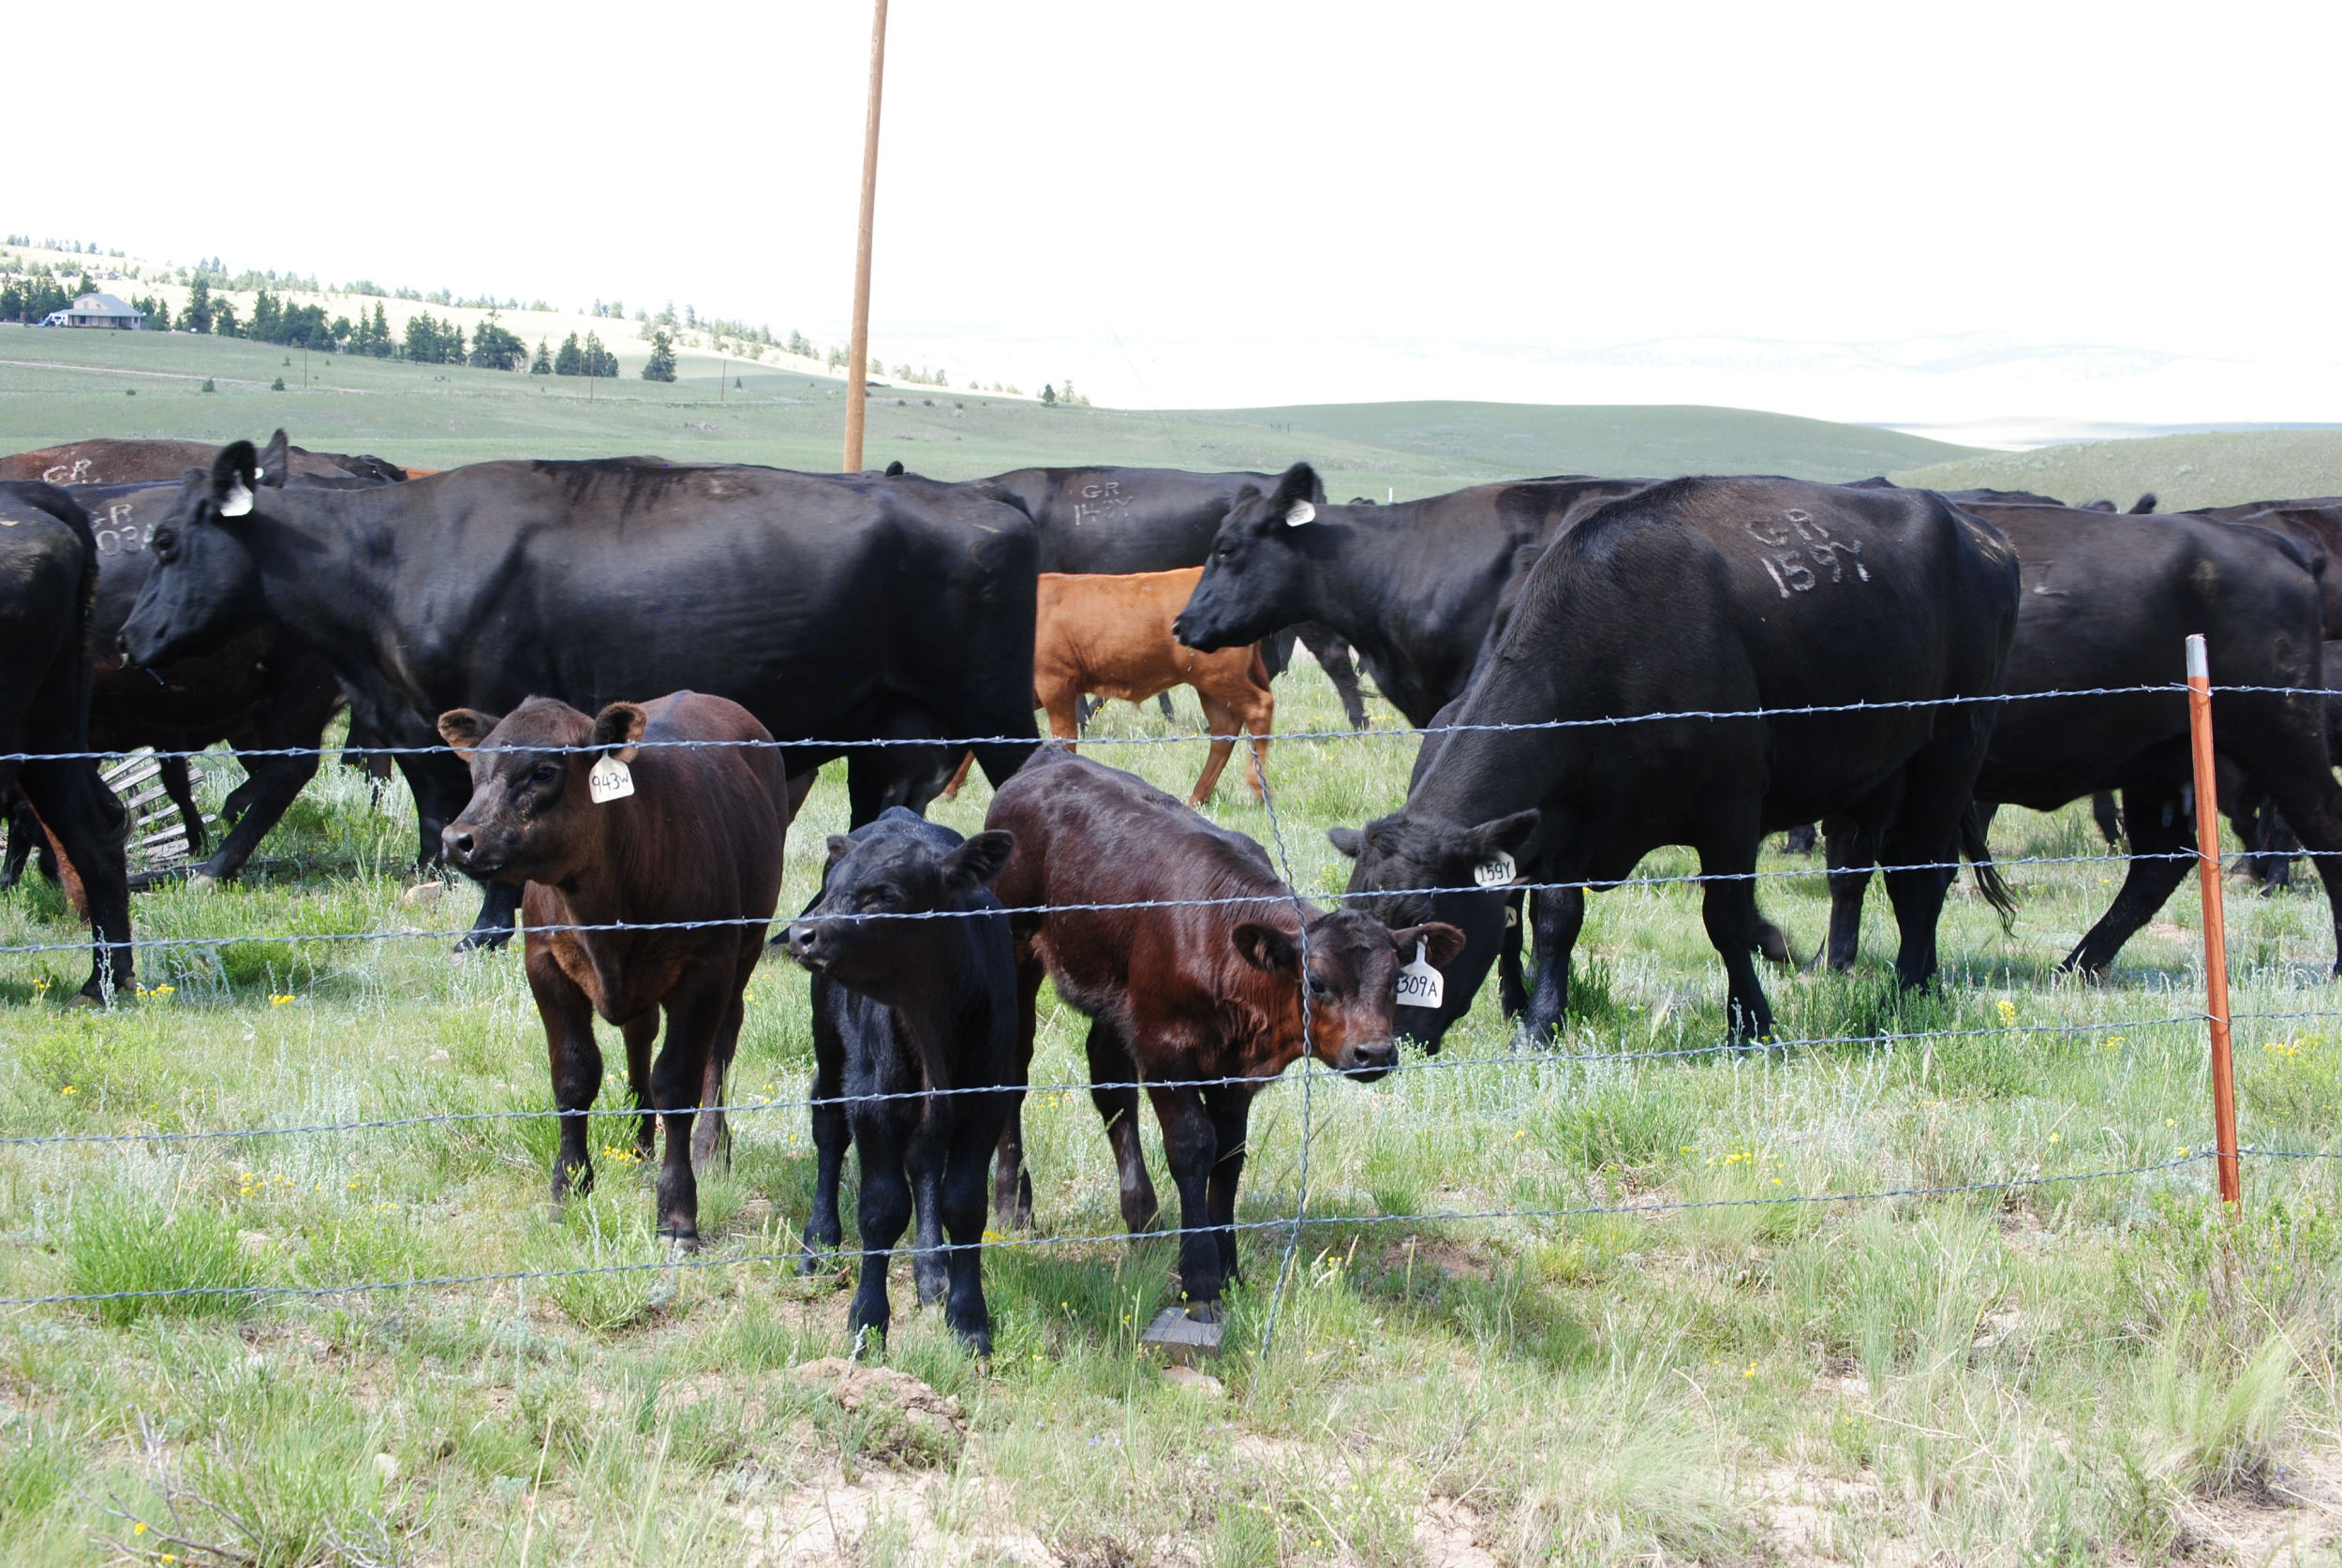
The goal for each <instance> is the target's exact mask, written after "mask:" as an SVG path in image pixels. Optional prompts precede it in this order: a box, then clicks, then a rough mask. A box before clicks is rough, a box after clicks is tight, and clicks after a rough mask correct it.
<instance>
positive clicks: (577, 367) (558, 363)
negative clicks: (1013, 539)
mask: <svg viewBox="0 0 2342 1568" xmlns="http://www.w3.org/2000/svg"><path fill="white" fill-rule="evenodd" d="M553 373H554V374H555V375H556V376H583V375H585V374H586V354H585V351H584V350H583V349H581V348H578V346H577V334H576V333H571V334H570V335H569V336H568V338H566V339H565V340H564V341H563V342H562V344H561V352H560V353H558V354H556V355H555V356H554V360H553Z"/></svg>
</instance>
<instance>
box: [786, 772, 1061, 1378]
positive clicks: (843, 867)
mask: <svg viewBox="0 0 2342 1568" xmlns="http://www.w3.org/2000/svg"><path fill="white" fill-rule="evenodd" d="M1014 842H1015V841H1014V840H1013V839H1011V838H1010V836H1008V835H1007V834H1005V833H980V834H978V835H976V836H975V837H973V838H969V839H963V838H961V837H960V836H959V835H958V834H956V833H954V832H953V831H952V830H951V829H949V828H947V827H942V826H939V825H938V824H936V823H933V822H929V821H923V820H921V819H920V818H919V817H917V816H915V815H913V814H912V813H911V812H909V811H906V810H904V809H903V808H902V807H900V806H897V807H894V808H893V809H891V810H889V811H887V812H886V813H885V814H884V815H883V816H882V817H880V818H879V820H878V821H875V822H871V823H869V824H868V825H867V826H865V827H863V828H860V829H858V830H856V831H855V832H854V833H853V834H852V836H833V837H832V838H831V839H830V841H829V867H828V870H827V871H826V872H825V873H824V874H823V879H822V894H821V896H820V897H819V898H817V899H815V900H814V902H813V904H812V906H811V907H810V908H808V910H806V911H805V913H804V914H802V915H800V916H798V917H797V919H796V920H795V921H794V922H793V923H792V924H791V925H790V927H789V930H788V933H787V935H786V936H785V937H784V938H781V939H780V940H783V941H785V942H786V943H787V945H788V948H789V955H790V956H791V957H792V958H794V959H795V960H796V961H797V962H798V963H800V964H802V965H804V966H805V967H806V968H807V969H810V970H811V971H812V973H813V1057H814V1064H815V1066H814V1084H813V1097H814V1101H815V1104H814V1108H813V1144H814V1148H815V1150H816V1152H817V1154H818V1155H819V1159H820V1163H819V1166H818V1170H817V1174H816V1177H815V1185H814V1191H813V1214H812V1217H811V1219H809V1220H808V1221H807V1223H806V1258H805V1261H806V1266H807V1267H808V1269H810V1268H811V1267H813V1266H814V1261H815V1251H814V1249H815V1247H816V1246H817V1245H820V1246H826V1247H829V1248H835V1247H837V1244H838V1241H839V1236H840V1228H839V1226H838V1222H837V1180H838V1171H839V1167H840V1166H841V1165H842V1164H843V1162H844V1161H845V1152H846V1150H845V1144H846V1134H847V1132H848V1130H849V1128H851V1130H852V1135H853V1146H854V1155H855V1162H856V1163H857V1164H859V1165H860V1167H861V1171H862V1191H861V1197H860V1201H859V1204H858V1219H859V1220H860V1224H861V1229H862V1284H861V1288H860V1289H859V1290H858V1291H857V1292H856V1293H855V1295H854V1300H853V1309H852V1312H851V1314H850V1315H849V1316H848V1318H847V1325H848V1326H849V1327H850V1328H853V1329H862V1328H866V1327H867V1328H875V1329H876V1330H878V1332H879V1334H880V1335H881V1336H884V1334H885V1333H886V1325H887V1323H888V1320H889V1318H890V1316H891V1315H892V1309H891V1308H890V1307H889V1305H888V1303H887V1299H886V1260H887V1254H888V1251H889V1250H890V1249H892V1248H893V1247H894V1245H895V1242H896V1239H897V1237H899V1236H900V1235H902V1233H903V1225H904V1223H905V1222H906V1221H907V1220H909V1219H910V1218H911V1214H912V1205H913V1200H914V1198H915V1200H916V1205H917V1208H918V1216H919V1225H918V1237H917V1242H916V1247H915V1251H914V1253H913V1261H912V1271H913V1273H914V1275H915V1276H916V1278H917V1280H918V1287H919V1301H920V1304H921V1305H922V1306H927V1305H931V1304H933V1303H934V1302H935V1301H937V1300H939V1299H941V1301H942V1302H943V1317H944V1321H945V1322H946V1323H948V1324H951V1325H952V1329H953V1331H954V1332H955V1333H956V1334H957V1335H958V1336H959V1337H960V1338H961V1339H965V1340H966V1341H968V1343H969V1345H970V1346H971V1347H972V1348H973V1349H974V1350H976V1351H977V1352H978V1353H980V1354H988V1353H989V1352H990V1351H991V1349H992V1320H991V1318H990V1316H989V1315H988V1314H987V1313H986V1310H985V1305H984V1270H983V1253H982V1250H981V1248H982V1246H983V1241H984V1199H985V1192H984V1185H985V1176H986V1171H987V1170H988V1168H989V1167H990V1165H991V1162H992V1149H993V1146H994V1145H995V1144H996V1143H998V1142H999V1140H1000V1136H1001V1126H1002V1125H1003V1124H1004V1123H1005V1122H1006V1121H1007V1119H1008V1117H1009V1115H1010V1113H1011V1112H1012V1111H1014V1110H1015V1107H1016V1104H1017V1102H1018V1101H1020V1100H1021V1099H1022V1098H1023V1095H1024V1082H1025V1075H1024V1072H1023V1069H1022V1066H1021V1064H1020V1062H1019V1060H1018V1058H1017V1055H1016V1016H1017V1014H1016V964H1015V957H1014V955H1013V954H1012V953H1011V951H1010V946H1009V928H1008V917H1007V915H1006V914H1005V913H1003V912H1002V911H1001V901H1000V900H999V899H998V898H995V897H994V896H993V895H992V893H991V891H990V888H989V886H988V884H989V883H990V882H991V881H992V880H993V879H994V878H995V877H998V876H999V875H1000V874H1001V867H1002V866H1003V865H1007V863H1008V856H1009V851H1010V849H1011V848H1012V846H1013V845H1014ZM969 1090H975V1091H977V1092H974V1093H970V1092H967V1091H969ZM987 1091H988V1092H987ZM946 1229H948V1230H949V1231H950V1232H951V1237H952V1245H951V1247H950V1249H949V1257H948V1261H947V1260H946V1250H945V1248H944V1246H943V1233H944V1231H945V1230H946Z"/></svg>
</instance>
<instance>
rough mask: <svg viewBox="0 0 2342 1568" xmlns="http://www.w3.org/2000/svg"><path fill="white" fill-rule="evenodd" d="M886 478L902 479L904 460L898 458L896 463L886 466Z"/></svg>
mask: <svg viewBox="0 0 2342 1568" xmlns="http://www.w3.org/2000/svg"><path fill="white" fill-rule="evenodd" d="M886 477H887V478H888V479H900V478H902V477H903V460H902V459H901V458H899V457H898V458H897V459H895V461H894V462H892V463H889V464H888V465H887V466H886Z"/></svg>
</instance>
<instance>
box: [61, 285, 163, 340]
mask: <svg viewBox="0 0 2342 1568" xmlns="http://www.w3.org/2000/svg"><path fill="white" fill-rule="evenodd" d="M40 324H41V325H42V326H44V327H114V328H118V329H121V330H124V331H127V332H136V331H138V330H139V329H140V328H141V327H143V326H144V325H145V324H146V313H145V312H144V311H142V310H132V309H131V308H130V307H129V306H128V305H126V304H124V303H122V302H121V301H120V300H118V299H116V298H114V297H113V296H112V295H111V294H84V295H82V297H81V298H80V299H78V300H76V301H74V302H73V303H72V304H71V306H69V307H68V308H67V309H64V310H52V311H51V312H50V313H49V314H48V315H47V316H45V317H43V318H41V322H40Z"/></svg>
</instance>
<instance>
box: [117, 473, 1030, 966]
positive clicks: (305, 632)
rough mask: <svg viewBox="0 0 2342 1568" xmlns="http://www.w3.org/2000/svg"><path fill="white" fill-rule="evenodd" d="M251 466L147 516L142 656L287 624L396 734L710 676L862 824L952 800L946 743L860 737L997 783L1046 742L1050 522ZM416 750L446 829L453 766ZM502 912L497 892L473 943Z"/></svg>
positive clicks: (399, 741) (832, 492)
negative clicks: (383, 480)
mask: <svg viewBox="0 0 2342 1568" xmlns="http://www.w3.org/2000/svg"><path fill="white" fill-rule="evenodd" d="M252 469H253V451H252V448H251V446H250V445H249V444H248V443H246V442H241V441H240V442H237V443H235V444H234V445H232V446H230V447H228V448H226V449H224V450H223V451H221V452H220V454H219V456H218V458H217V459H216V460H215V462H214V463H213V465H212V468H211V470H210V472H209V473H208V474H204V475H197V476H192V477H191V478H190V480H189V481H188V483H187V486H186V489H185V493H184V495H183V496H182V497H181V501H180V506H179V509H178V510H177V511H175V512H174V513H173V514H172V515H171V517H170V519H168V520H167V521H166V522H165V523H164V525H163V526H162V527H160V528H159V529H157V530H156V535H155V539H154V541H153V545H152V549H153V552H154V555H155V559H156V566H155V570H154V574H153V575H152V576H151V577H150V578H149V579H148V580H147V584H146V588H145V590H144V591H143V592H142V593H141V595H140V598H139V601H138V604H137V606H136V607H135V608H134V609H133V611H132V612H131V614H130V618H129V620H128V622H127V623H126V625H125V627H124V628H123V637H124V642H125V645H126V648H127V650H128V652H129V653H130V655H131V657H132V658H135V659H136V660H138V661H139V662H141V663H144V664H153V663H156V662H158V661H160V660H163V659H167V658H170V657H172V656H173V655H175V654H176V653H178V652H179V651H180V650H181V649H182V648H184V647H186V646H190V645H193V644H194V643H197V642H198V641H199V640H200V639H201V638H203V637H205V636H206V635H207V634H209V635H216V634H219V633H223V632H228V631H232V630H234V629H242V628H245V627H250V626H256V625H260V624H264V623H274V624H277V625H280V626H282V627H285V628H286V629H289V630H290V631H291V632H293V633H294V634H295V635H297V636H299V637H300V638H301V639H302V640H303V641H304V642H305V643H308V644H309V645H311V646H313V647H316V648H318V649H319V650H320V651H321V652H322V653H323V654H324V655H325V657H326V658H328V659H330V660H331V661H332V662H333V665H334V673H335V674H336V675H337V676H339V678H340V680H341V683H342V686H343V688H344V689H345V690H346V691H347V692H348V695H349V699H350V705H351V711H352V714H353V716H354V717H355V718H356V719H357V720H358V721H359V722H361V723H363V724H364V725H365V726H366V727H367V728H368V729H369V730H371V731H372V732H373V733H374V734H376V735H377V736H379V737H380V738H381V740H382V741H384V742H386V743H388V744H390V745H392V746H397V747H429V746H432V745H433V744H434V743H435V742H436V738H437V737H436V732H434V731H433V730H432V729H431V726H430V719H429V717H426V716H429V715H436V714H437V713H440V712H444V711H446V710H447V709H450V708H454V707H466V706H468V707H478V708H483V709H486V710H488V711H492V712H494V711H503V710H505V709H508V708H509V707H511V705H512V704H514V703H518V702H520V701H521V699H522V698H524V697H526V696H531V695H545V696H552V697H557V698H559V699H560V700H561V701H563V702H566V703H571V705H573V706H576V707H580V708H589V709H590V708H597V707H599V706H600V705H601V704H603V703H609V702H612V701H615V700H616V699H618V698H621V697H624V696H626V695H627V694H628V693H630V692H641V691H668V690H676V689H682V688H690V689H695V690H704V691H708V692H710V693H712V694H714V695H717V696H724V697H729V698H731V699H733V700H734V701H735V702H737V703H740V704H741V705H742V706H743V707H745V708H747V709H748V710H749V712H750V713H752V714H754V715H756V717H757V719H758V721H759V722H760V723H763V725H764V726H765V727H766V728H767V729H768V730H770V731H771V732H773V733H774V734H776V735H778V736H780V737H781V739H782V742H783V750H782V761H783V763H784V765H785V768H786V771H787V772H788V773H789V774H790V775H791V776H797V775H802V774H808V773H810V772H812V771H813V770H814V769H816V768H818V767H819V766H820V765H821V764H822V763H823V762H826V761H828V760H830V759H831V758H834V757H837V756H841V755H849V754H850V762H849V764H848V784H849V788H850V791H851V792H852V811H853V821H856V822H863V821H869V820H870V819H872V818H874V817H876V816H877V815H878V814H879V812H880V811H881V810H882V809H883V808H884V806H886V805H887V804H888V794H889V791H890V790H891V789H893V788H894V787H895V786H896V785H897V784H898V782H899V780H900V778H901V777H903V770H904V769H905V768H907V767H908V768H913V769H918V770H925V771H924V772H923V774H922V777H931V778H932V783H933V785H934V787H937V788H940V787H941V784H942V782H943V779H944V778H945V777H948V776H949V774H950V771H951V765H952V763H953V762H956V758H955V757H952V756H949V755H946V754H944V753H942V751H941V748H940V747H852V745H851V744H849V743H852V742H853V741H857V740H867V739H873V738H880V737H891V736H897V735H900V734H904V733H913V734H931V735H937V736H951V737H958V736H971V735H983V736H998V737H1003V738H1001V739H999V740H994V741H987V742H986V744H985V745H982V746H979V747H976V748H975V749H976V754H977V761H978V762H981V763H982V764H983V766H984V769H985V772H986V775H987V776H988V777H990V778H991V779H992V780H993V781H994V782H995V783H996V784H997V783H1000V782H1001V781H1003V780H1005V779H1006V778H1007V777H1008V776H1009V775H1010V774H1011V773H1013V772H1015V769H1016V767H1017V765H1018V764H1019V763H1020V762H1023V761H1024V759H1025V757H1026V756H1027V755H1029V754H1030V752H1031V750H1032V748H1033V747H1034V745H1035V742H1033V741H1032V740H1029V739H1024V738H1021V736H1026V735H1030V734H1031V732H1032V628H1033V592H1034V568H1033V558H1034V544H1033V535H1032V525H1031V524H1030V522H1029V521H1028V520H1027V519H1026V518H1025V517H1024V516H1023V514H1021V513H1020V512H1018V511H1017V510H1015V508H1014V507H1010V506H1007V505H1005V504H1003V503H1001V502H998V501H991V500H986V498H984V497H983V496H981V495H979V494H977V493H976V492H975V491H974V490H972V489H971V488H970V487H969V486H966V485H949V484H939V483H935V482H932V481H926V480H920V479H913V478H911V477H908V476H906V477H902V478H897V479H886V478H883V477H882V476H880V475H876V474H870V475H859V474H856V475H846V476H842V477H838V476H829V475H816V474H793V473H787V472H784V471H782V470H779V469H774V468H751V467H730V466H667V465H665V464H663V463H660V462H659V461H658V460H656V459H650V458H628V459H613V460H608V461H600V462H589V463H478V464H473V465H471V466H467V467H463V468H452V469H449V470H447V471H446V472H444V473H438V474H434V475H431V476H430V477H428V478H425V479H419V480H410V481H408V482H407V483H405V484H397V485H385V486H382V487H380V488H378V489H372V490H356V491H329V490H300V489H286V490H266V489H263V490H259V491H258V492H257V493H256V491H255V489H254V482H253V475H252ZM926 752H932V753H934V755H933V756H932V757H928V756H923V755H922V753H926ZM402 763H403V765H405V766H406V768H407V772H408V779H409V781H410V782H412V783H414V784H415V786H416V799H417V802H418V806H419V807H420V808H421V812H422V817H423V819H424V821H425V822H426V823H430V824H434V825H437V824H443V823H444V822H445V821H446V820H447V818H448V817H450V816H452V814H453V810H454V808H455V807H456V806H460V805H461V804H462V801H463V798H464V793H465V791H467V788H468V785H467V780H466V778H465V777H464V775H463V770H462V769H461V768H460V767H453V765H452V763H450V762H449V760H448V759H447V758H446V756H445V755H444V754H440V755H438V756H436V757H435V756H430V755H421V756H409V757H407V758H403V759H402ZM451 768H452V777H450V770H451ZM931 793H932V791H929V794H930V795H931ZM926 798H927V796H920V797H918V798H916V799H914V800H912V801H911V802H909V804H913V805H925V804H926ZM497 891H498V890H493V889H492V890H491V892H492V895H493V894H495V893H497ZM503 891H504V892H505V893H506V895H507V896H508V897H509V890H503ZM499 924H500V925H501V926H502V927H503V928H504V929H505V930H508V931H509V929H510V925H511V915H510V906H509V904H499V903H498V902H497V899H496V898H495V897H493V896H492V898H491V900H490V903H489V906H488V908H487V909H486V910H483V912H482V923H481V925H480V926H479V927H476V931H477V932H478V933H479V934H481V935H482V936H484V935H486V934H487V933H489V932H491V931H494V930H495V929H497V926H498V925H499Z"/></svg>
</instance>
